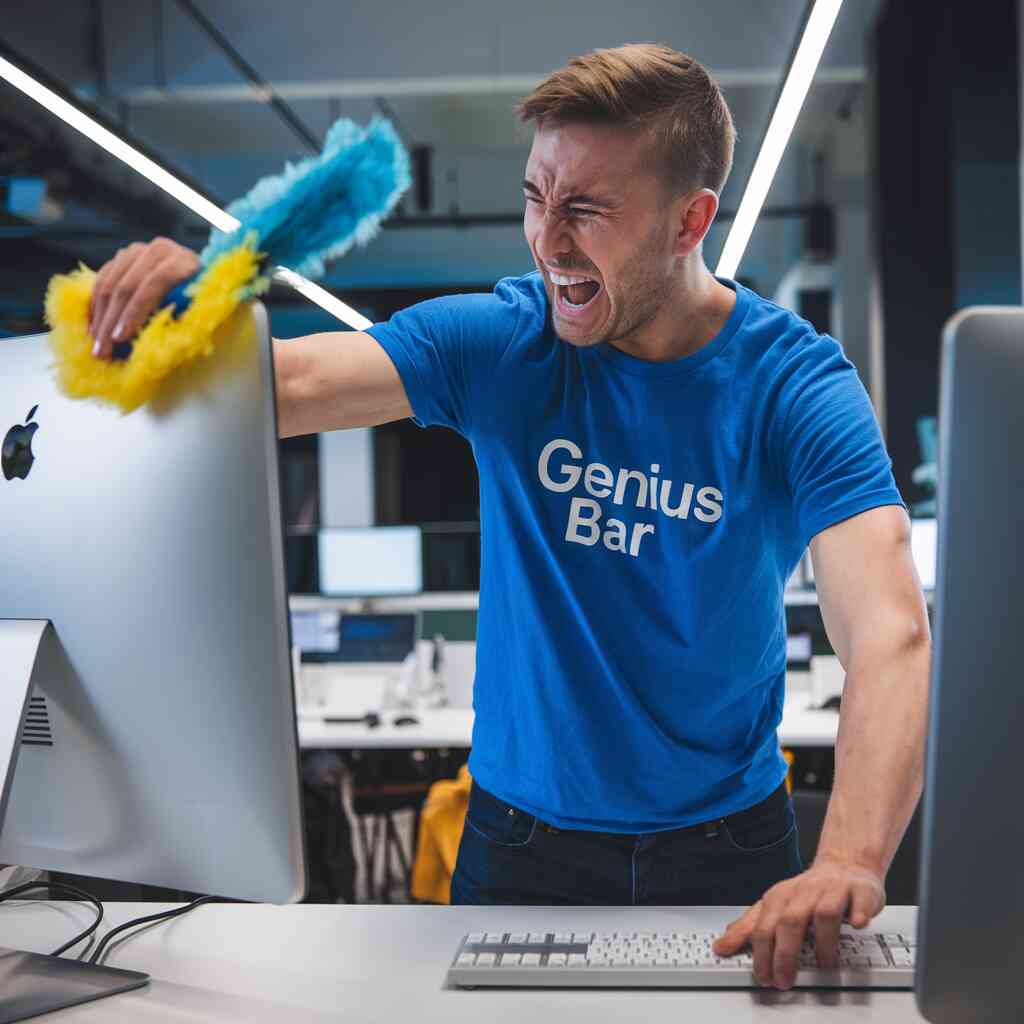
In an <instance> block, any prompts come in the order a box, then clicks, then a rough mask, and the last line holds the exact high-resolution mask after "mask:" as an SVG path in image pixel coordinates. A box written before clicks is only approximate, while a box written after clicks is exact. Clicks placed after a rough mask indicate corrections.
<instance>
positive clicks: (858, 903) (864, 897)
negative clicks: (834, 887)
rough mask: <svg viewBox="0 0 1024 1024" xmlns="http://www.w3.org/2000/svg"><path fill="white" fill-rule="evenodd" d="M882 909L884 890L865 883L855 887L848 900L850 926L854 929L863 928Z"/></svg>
mask: <svg viewBox="0 0 1024 1024" xmlns="http://www.w3.org/2000/svg"><path fill="white" fill-rule="evenodd" d="M884 907H885V890H883V889H881V887H879V886H875V885H868V884H866V883H861V884H859V885H855V886H854V887H853V895H852V898H851V900H850V924H852V925H853V927H854V928H864V927H866V926H867V924H868V922H869V921H870V920H871V919H872V918H873V917H874V916H875V915H876V914H878V913H881V911H882V910H883V908H884Z"/></svg>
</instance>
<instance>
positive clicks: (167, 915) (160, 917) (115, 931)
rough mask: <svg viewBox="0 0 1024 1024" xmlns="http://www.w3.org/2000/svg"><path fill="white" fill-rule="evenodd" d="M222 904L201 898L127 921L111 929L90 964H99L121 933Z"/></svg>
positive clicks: (205, 897)
mask: <svg viewBox="0 0 1024 1024" xmlns="http://www.w3.org/2000/svg"><path fill="white" fill-rule="evenodd" d="M214 902H221V901H220V900H218V899H217V898H216V897H215V896H200V897H199V898H198V899H195V900H193V901H192V902H191V903H189V904H187V905H186V906H184V907H177V908H176V909H175V910H165V911H163V912H162V913H159V914H149V915H148V916H147V917H136V918H135V919H134V920H132V921H125V923H124V924H119V925H118V926H117V927H116V928H111V929H110V931H109V932H107V934H106V935H104V936H103V938H102V939H100V941H99V945H97V947H96V950H95V952H93V954H92V956H91V957H89V963H91V964H95V963H98V962H99V960H100V957H102V956H103V954H104V952H105V951H106V948H107V946H108V944H109V943H110V940H111V939H112V938H113V937H114V936H115V935H119V934H120V933H121V932H123V931H126V930H127V929H128V928H134V927H136V926H137V925H140V924H150V923H152V922H156V921H169V920H170V919H171V918H172V917H180V916H181V915H182V914H187V913H188V912H189V911H190V910H194V909H195V908H196V907H200V906H202V905H203V904H204V903H214Z"/></svg>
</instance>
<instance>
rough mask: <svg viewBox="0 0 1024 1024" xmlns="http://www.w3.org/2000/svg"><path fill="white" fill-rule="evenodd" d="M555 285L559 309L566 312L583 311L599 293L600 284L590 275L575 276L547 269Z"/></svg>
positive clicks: (569, 313)
mask: <svg viewBox="0 0 1024 1024" xmlns="http://www.w3.org/2000/svg"><path fill="white" fill-rule="evenodd" d="M548 273H549V275H550V277H551V283H552V284H553V285H554V286H555V296H556V299H557V303H558V307H559V309H560V310H561V311H562V312H563V313H565V314H567V315H570V316H572V315H574V314H580V313H583V312H584V311H585V310H586V309H587V308H588V307H589V306H590V305H591V304H592V303H593V302H594V300H595V299H596V298H597V297H598V295H600V294H601V284H600V282H599V281H595V280H594V279H593V278H591V277H576V276H570V275H567V274H555V273H553V272H552V271H548Z"/></svg>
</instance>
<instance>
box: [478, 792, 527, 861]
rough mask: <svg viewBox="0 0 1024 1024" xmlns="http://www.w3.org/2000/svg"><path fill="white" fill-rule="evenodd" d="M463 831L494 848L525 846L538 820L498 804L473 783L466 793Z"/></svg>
mask: <svg viewBox="0 0 1024 1024" xmlns="http://www.w3.org/2000/svg"><path fill="white" fill-rule="evenodd" d="M466 827H467V828H470V829H472V830H473V831H474V832H476V833H477V834H478V835H480V836H482V837H483V838H484V839H486V840H487V841H488V842H490V843H493V844H494V845H496V846H506V847H517V846H526V845H527V844H528V843H529V842H530V840H531V839H532V838H533V834H534V831H535V830H536V828H537V819H536V818H535V817H534V816H533V815H532V814H527V813H526V812H525V811H521V810H519V808H518V807H513V806H512V805H511V804H507V803H505V802H504V801H503V800H499V799H498V798H497V797H496V796H493V795H492V794H491V793H488V792H487V790H485V789H481V788H480V787H479V786H478V785H477V784H476V783H475V782H474V783H473V785H472V788H471V789H470V791H469V807H468V808H467V810H466Z"/></svg>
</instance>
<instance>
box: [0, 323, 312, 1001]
mask: <svg viewBox="0 0 1024 1024" xmlns="http://www.w3.org/2000/svg"><path fill="white" fill-rule="evenodd" d="M52 363H53V357H52V353H51V351H50V348H49V344H48V338H47V335H45V334H36V335H32V336H29V337H18V338H8V339H4V340H2V341H0V379H2V380H3V388H2V390H0V417H2V422H0V438H3V439H4V441H3V470H4V472H3V476H2V477H0V524H2V532H0V664H2V665H3V666H4V669H5V678H4V699H0V785H2V784H4V783H6V784H7V786H8V787H9V799H8V800H7V804H6V813H5V812H4V808H3V806H2V802H0V863H7V864H21V865H27V866H31V867H36V868H44V869H49V870H55V871H63V872H70V873H74V874H77V875H86V876H94V877H100V878H110V879H118V880H122V881H131V882H138V883H146V884H152V885H160V886H168V887H171V888H175V889H182V890H187V891H189V892H199V893H206V894H210V895H216V896H223V897H233V898H239V899H245V900H257V901H267V902H273V903H286V902H290V901H294V900H297V899H300V898H301V897H302V895H303V893H304V891H305V877H306V876H305V862H304V852H303V842H302V834H303V833H302V814H301V802H300V801H301V792H300V777H299V755H298V742H297V736H296V720H295V706H294V694H293V687H292V678H291V658H290V639H289V622H288V600H287V597H288V595H287V592H286V587H285V580H284V567H283V537H282V527H281V502H280V496H279V489H278V465H277V444H278V438H277V422H276V408H275V392H274V378H273V366H272V358H271V342H270V334H269V329H268V323H267V314H266V311H265V309H264V308H263V306H262V305H261V304H259V303H252V304H249V305H246V306H243V307H241V308H240V309H239V310H237V311H236V313H235V314H234V315H233V316H232V317H231V318H230V319H229V321H228V322H227V323H226V324H225V325H224V326H223V327H222V328H221V329H220V330H219V331H218V334H217V337H216V338H215V345H214V351H213V355H212V356H210V357H209V358H206V359H203V360H200V361H199V362H198V363H196V364H194V365H193V366H191V367H189V368H186V369H183V370H181V371H179V372H178V373H176V374H175V376H174V377H173V378H171V379H170V380H169V381H168V386H167V388H166V390H165V391H164V392H163V393H162V394H161V396H160V397H159V398H158V399H156V400H154V401H152V402H151V403H149V404H148V405H146V406H143V407H142V408H140V409H138V410H136V411H135V412H133V413H131V414H130V415H127V416H123V415H121V413H120V412H119V411H117V410H116V409H114V408H112V407H110V406H107V405H101V404H99V403H97V402H94V401H88V400H71V399H69V398H66V397H65V396H64V395H63V394H62V393H61V392H60V391H59V390H58V389H57V386H56V380H55V374H54V370H53V367H52ZM26 421H28V422H26ZM29 442H30V443H29ZM47 623H48V625H47ZM16 687H17V688H19V689H20V695H16ZM12 695H13V696H12ZM5 736H6V737H7V740H8V743H7V745H6V748H5V747H4V746H3V745H2V744H3V740H4V737H5ZM9 766H10V767H11V769H12V771H7V769H8V767H9ZM0 912H2V911H0ZM2 998H3V995H2V993H0V1000H2ZM0 1006H2V1003H0Z"/></svg>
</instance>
